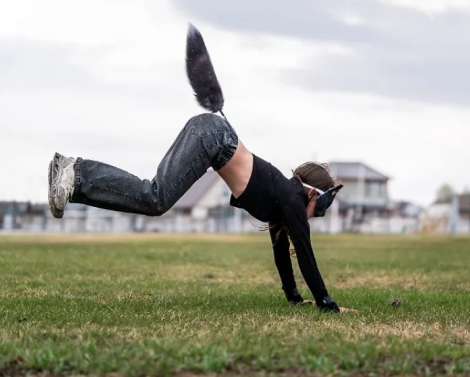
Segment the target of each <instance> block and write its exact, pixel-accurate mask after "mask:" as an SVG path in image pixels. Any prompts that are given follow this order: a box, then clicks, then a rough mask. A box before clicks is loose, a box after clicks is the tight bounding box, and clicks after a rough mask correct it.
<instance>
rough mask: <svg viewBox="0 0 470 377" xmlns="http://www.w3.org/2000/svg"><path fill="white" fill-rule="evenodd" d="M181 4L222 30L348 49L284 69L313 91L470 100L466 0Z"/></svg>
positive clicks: (188, 0)
mask: <svg viewBox="0 0 470 377" xmlns="http://www.w3.org/2000/svg"><path fill="white" fill-rule="evenodd" d="M175 2H176V4H178V6H180V7H181V9H184V10H185V11H186V12H187V13H188V14H190V15H192V16H193V17H196V18H197V19H201V20H203V21H204V22H208V23H210V24H212V25H216V26H217V27H219V28H222V29H226V30H232V31H238V32H241V33H245V34H250V35H265V34H269V35H273V36H287V37H291V38H297V39H299V40H304V41H305V42H306V45H307V46H308V45H318V44H321V43H333V44H337V45H340V46H343V48H344V49H347V50H348V51H349V53H348V54H338V55H335V56H330V57H328V58H326V59H322V60H318V59H316V58H314V59H306V60H305V61H304V62H303V66H302V67H296V68H290V69H287V70H285V72H284V76H283V78H284V79H285V80H287V81H289V82H290V83H292V84H295V85H300V86H305V87H306V88H308V89H309V90H312V91H329V90H337V91H345V92H353V93H373V94H376V95H380V96H385V97H390V98H397V99H410V100H415V101H423V102H441V103H450V104H456V105H462V104H464V103H467V102H468V101H469V100H470V86H468V85H467V84H466V83H467V82H470V72H469V70H468V69H467V68H466V67H468V65H469V64H470V50H469V49H468V46H470V12H468V10H469V7H466V6H465V4H467V5H468V3H465V2H458V1H455V0H454V3H453V4H452V5H453V7H450V6H449V7H445V6H443V5H442V3H444V2H440V3H439V2H437V1H434V2H431V6H430V7H429V6H428V7H427V8H426V6H420V5H419V3H417V2H414V3H411V4H408V5H406V3H405V2H401V1H398V0H396V1H387V2H385V1H382V2H378V1H372V0H362V1H359V0H355V1H350V0H331V1H324V2H306V1H301V0H296V1H290V2H285V1H280V0H274V1H270V2H269V3H268V2H263V1H248V0H242V1H238V2H232V3H230V4H225V3H222V2H218V1H216V0H204V1H201V0H199V1H198V0H195V1H194V0H175ZM458 6H460V7H458ZM465 10H466V11H465Z"/></svg>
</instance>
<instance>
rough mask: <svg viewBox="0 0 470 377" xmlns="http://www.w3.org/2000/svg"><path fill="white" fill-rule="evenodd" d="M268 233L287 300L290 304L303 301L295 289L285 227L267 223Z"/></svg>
mask: <svg viewBox="0 0 470 377" xmlns="http://www.w3.org/2000/svg"><path fill="white" fill-rule="evenodd" d="M269 225H270V228H269V235H270V236H271V242H272V245H273V252H274V263H275V264H276V267H277V271H278V272H279V277H280V278H281V283H282V290H283V291H284V294H285V295H286V298H287V301H289V302H290V303H292V304H298V303H301V302H302V301H303V298H302V296H301V295H300V293H299V291H298V290H297V285H296V283H295V278H294V270H293V269H292V261H291V257H290V253H289V246H290V242H289V239H288V237H287V233H286V231H285V229H283V227H282V225H277V226H273V224H269Z"/></svg>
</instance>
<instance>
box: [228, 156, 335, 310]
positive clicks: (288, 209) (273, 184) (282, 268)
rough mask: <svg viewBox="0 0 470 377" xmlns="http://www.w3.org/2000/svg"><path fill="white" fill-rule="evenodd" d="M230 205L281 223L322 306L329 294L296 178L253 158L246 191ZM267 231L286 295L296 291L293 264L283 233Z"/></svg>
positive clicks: (301, 187)
mask: <svg viewBox="0 0 470 377" xmlns="http://www.w3.org/2000/svg"><path fill="white" fill-rule="evenodd" d="M230 205H232V206H233V207H237V208H242V209H244V210H246V211H247V212H248V213H249V214H250V215H252V216H253V217H254V218H256V219H258V220H259V221H262V222H267V223H269V224H280V223H283V224H284V225H286V226H287V228H288V230H289V237H290V239H291V241H292V243H293V246H294V249H295V252H296V254H297V259H298V263H299V267H300V271H301V272H302V276H303V277H304V279H305V282H306V283H307V286H308V287H309V289H310V291H311V292H312V295H313V297H314V298H315V301H316V302H317V304H318V303H321V301H322V299H323V298H324V297H325V296H327V295H328V291H327V289H326V287H325V283H324V282H323V279H322V276H321V274H320V271H319V269H318V265H317V262H316V260H315V256H314V254H313V250H312V245H311V242H310V227H309V224H308V219H307V211H306V200H305V196H304V193H303V186H302V184H301V182H300V181H299V180H298V179H295V178H291V179H288V178H286V177H285V176H284V175H283V174H282V173H281V172H280V171H279V170H278V169H277V168H275V167H274V166H273V165H271V164H270V163H269V162H266V161H264V160H263V159H261V158H259V157H257V156H255V155H253V171H252V174H251V177H250V181H249V182H248V186H247V187H246V189H245V191H244V192H243V193H242V194H241V195H240V196H239V197H238V198H235V197H234V196H233V195H232V197H231V198H230ZM278 232H279V228H278V227H275V228H273V229H271V230H270V233H271V240H272V242H273V250H274V260H275V264H276V267H277V269H278V271H279V276H280V278H281V282H282V285H283V289H284V291H285V292H286V294H287V292H292V290H293V289H295V288H296V284H295V280H294V273H293V271H292V262H291V259H290V255H289V240H288V238H287V234H286V232H285V231H281V233H280V234H279V237H278V238H277V240H276V234H277V233H278Z"/></svg>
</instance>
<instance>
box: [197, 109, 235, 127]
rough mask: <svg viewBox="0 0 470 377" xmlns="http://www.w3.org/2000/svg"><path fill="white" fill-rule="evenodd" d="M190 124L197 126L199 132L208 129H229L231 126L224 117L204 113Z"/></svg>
mask: <svg viewBox="0 0 470 377" xmlns="http://www.w3.org/2000/svg"><path fill="white" fill-rule="evenodd" d="M189 122H190V123H191V124H192V125H193V126H195V127H196V128H197V129H198V130H202V129H206V130H213V129H223V128H227V129H229V128H230V126H229V125H228V123H227V122H226V120H225V119H223V118H222V117H220V116H218V115H216V114H213V113H203V114H199V115H196V116H194V117H192V118H191V119H190V120H189Z"/></svg>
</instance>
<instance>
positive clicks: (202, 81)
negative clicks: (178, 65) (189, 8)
mask: <svg viewBox="0 0 470 377" xmlns="http://www.w3.org/2000/svg"><path fill="white" fill-rule="evenodd" d="M186 74H187V75H188V79H189V83H190V85H191V87H192V88H193V91H194V95H195V97H196V100H197V102H198V103H199V105H200V106H201V107H203V108H204V109H206V110H209V111H211V112H213V113H216V112H218V111H220V112H221V114H222V115H223V112H222V108H223V107H224V95H223V94H222V88H221V87H220V84H219V81H218V80H217V76H216V75H215V71H214V67H213V66H212V62H211V59H210V57H209V52H208V51H207V48H206V45H205V43H204V39H203V38H202V35H201V33H200V32H199V30H197V29H196V28H195V27H194V26H193V25H191V24H189V29H188V35H187V39H186Z"/></svg>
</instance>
